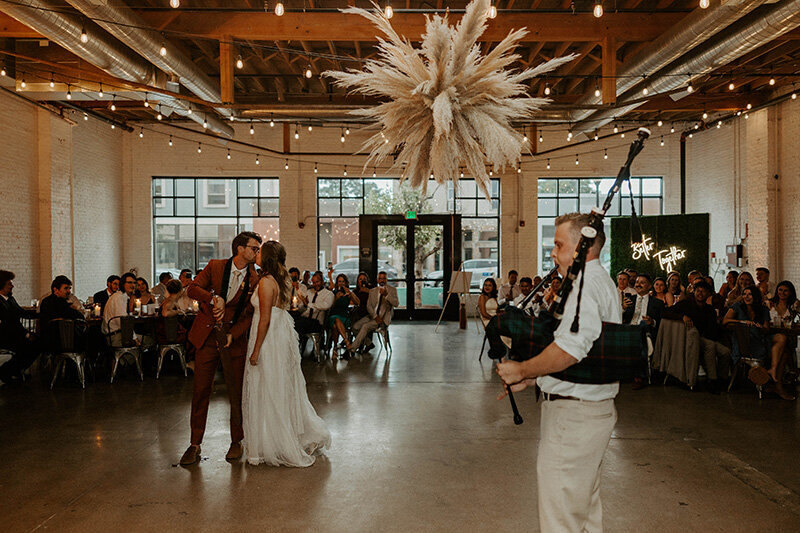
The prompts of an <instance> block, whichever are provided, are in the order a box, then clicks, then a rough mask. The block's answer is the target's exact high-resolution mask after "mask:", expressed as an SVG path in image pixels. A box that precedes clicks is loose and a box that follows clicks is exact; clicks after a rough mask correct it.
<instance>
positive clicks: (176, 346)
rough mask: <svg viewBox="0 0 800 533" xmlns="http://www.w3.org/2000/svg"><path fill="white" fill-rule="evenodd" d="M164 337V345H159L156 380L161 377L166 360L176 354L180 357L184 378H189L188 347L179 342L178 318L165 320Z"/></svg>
mask: <svg viewBox="0 0 800 533" xmlns="http://www.w3.org/2000/svg"><path fill="white" fill-rule="evenodd" d="M164 337H165V342H164V344H160V345H159V350H158V368H157V369H156V379H158V378H159V376H160V375H161V365H162V364H163V363H164V358H165V357H166V356H167V355H168V354H170V353H172V354H173V357H174V355H175V354H177V355H178V359H179V360H180V362H181V368H182V369H183V377H187V376H188V375H189V374H188V372H187V370H186V347H185V346H184V345H183V344H182V343H180V342H178V317H177V316H170V317H166V318H164Z"/></svg>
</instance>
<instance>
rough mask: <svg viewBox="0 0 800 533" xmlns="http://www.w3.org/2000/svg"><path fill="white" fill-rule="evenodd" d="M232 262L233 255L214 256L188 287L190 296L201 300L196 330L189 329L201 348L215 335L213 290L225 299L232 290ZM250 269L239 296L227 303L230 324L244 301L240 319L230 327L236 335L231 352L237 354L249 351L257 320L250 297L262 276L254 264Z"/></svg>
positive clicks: (191, 337) (227, 316)
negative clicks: (249, 340) (249, 338)
mask: <svg viewBox="0 0 800 533" xmlns="http://www.w3.org/2000/svg"><path fill="white" fill-rule="evenodd" d="M232 263H233V258H230V259H212V260H211V261H209V262H208V264H207V265H206V267H205V268H204V269H203V270H202V271H201V272H200V273H199V274H198V275H197V277H196V278H195V279H194V281H192V283H191V284H190V285H189V287H187V289H186V293H187V294H188V295H189V297H190V298H192V299H193V300H197V301H198V302H200V312H199V313H198V314H197V317H195V319H194V324H192V329H191V330H190V331H189V341H190V342H191V343H192V344H193V345H194V346H195V347H196V348H198V349H200V348H201V347H202V346H203V344H204V343H205V342H206V339H207V338H208V336H209V334H211V328H213V327H214V313H213V309H214V306H213V304H212V294H211V291H212V290H213V291H214V294H215V295H217V296H220V297H222V298H223V299H225V297H226V295H227V293H228V283H229V281H230V276H231V266H232ZM247 272H248V276H246V277H245V278H246V279H244V280H242V283H241V284H240V285H239V290H238V291H237V292H236V295H235V296H234V297H233V298H232V299H231V300H230V301H228V302H226V304H225V315H224V317H223V321H224V322H226V323H228V324H229V323H230V322H231V321H232V320H233V318H234V316H235V315H236V311H237V309H238V308H239V306H240V302H241V310H240V314H239V316H238V319H237V320H236V322H235V323H234V324H233V325H232V326H231V327H230V330H229V333H230V334H231V335H232V336H233V343H232V344H231V354H234V355H241V354H244V352H245V351H246V350H247V332H248V331H249V329H250V323H251V321H252V320H253V306H252V305H251V304H250V297H251V296H252V295H253V291H254V290H256V288H257V286H258V275H257V274H256V270H255V268H254V267H253V265H250V266H248V267H247ZM242 299H244V301H242Z"/></svg>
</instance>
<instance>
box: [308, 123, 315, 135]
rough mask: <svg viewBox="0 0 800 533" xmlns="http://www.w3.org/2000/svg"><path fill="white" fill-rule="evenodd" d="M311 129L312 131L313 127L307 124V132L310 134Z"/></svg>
mask: <svg viewBox="0 0 800 533" xmlns="http://www.w3.org/2000/svg"><path fill="white" fill-rule="evenodd" d="M313 129H314V127H313V126H312V125H311V124H309V125H308V132H309V133H311V130H313Z"/></svg>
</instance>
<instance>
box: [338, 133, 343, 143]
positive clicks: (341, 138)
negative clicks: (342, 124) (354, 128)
mask: <svg viewBox="0 0 800 533" xmlns="http://www.w3.org/2000/svg"><path fill="white" fill-rule="evenodd" d="M339 140H340V141H342V142H344V131H342V136H341V137H339Z"/></svg>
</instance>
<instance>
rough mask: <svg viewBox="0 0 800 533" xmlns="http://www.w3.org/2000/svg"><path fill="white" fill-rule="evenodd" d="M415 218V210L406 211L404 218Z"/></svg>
mask: <svg viewBox="0 0 800 533" xmlns="http://www.w3.org/2000/svg"><path fill="white" fill-rule="evenodd" d="M416 219H417V212H416V211H406V220H416Z"/></svg>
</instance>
